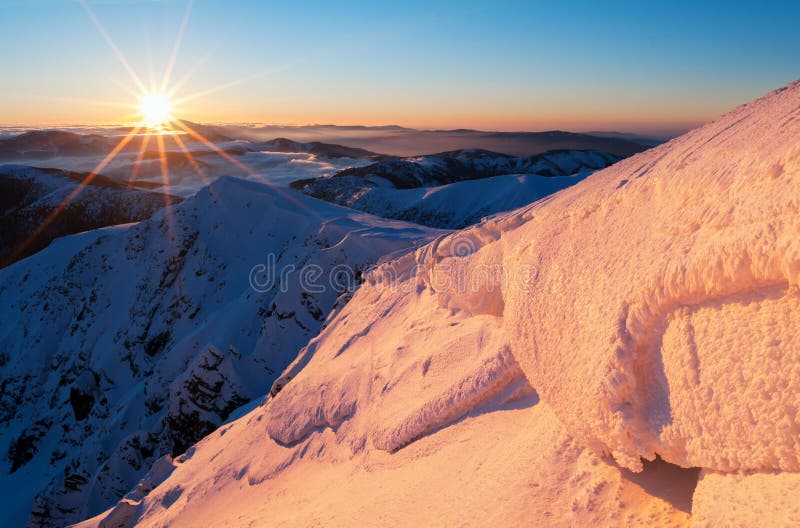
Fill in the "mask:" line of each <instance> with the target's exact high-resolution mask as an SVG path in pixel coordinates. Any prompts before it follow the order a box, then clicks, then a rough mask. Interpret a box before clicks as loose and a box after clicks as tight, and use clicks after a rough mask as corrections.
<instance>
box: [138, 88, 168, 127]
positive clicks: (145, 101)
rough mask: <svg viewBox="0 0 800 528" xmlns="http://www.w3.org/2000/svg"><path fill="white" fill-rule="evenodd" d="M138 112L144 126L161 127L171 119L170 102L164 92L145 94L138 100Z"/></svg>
mask: <svg viewBox="0 0 800 528" xmlns="http://www.w3.org/2000/svg"><path fill="white" fill-rule="evenodd" d="M139 114H140V115H141V117H142V123H144V125H145V126H146V127H148V128H155V129H159V128H163V127H164V125H166V124H167V123H168V122H169V121H170V120H171V119H172V102H170V100H169V98H168V97H167V96H166V95H164V94H160V93H154V94H145V95H143V96H142V98H141V99H140V100H139Z"/></svg>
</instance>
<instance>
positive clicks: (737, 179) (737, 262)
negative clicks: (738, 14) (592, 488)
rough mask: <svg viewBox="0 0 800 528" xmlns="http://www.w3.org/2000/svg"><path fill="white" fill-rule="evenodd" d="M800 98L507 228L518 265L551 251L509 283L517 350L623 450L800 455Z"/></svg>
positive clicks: (706, 131) (570, 414) (578, 416)
mask: <svg viewBox="0 0 800 528" xmlns="http://www.w3.org/2000/svg"><path fill="white" fill-rule="evenodd" d="M798 103H800V84H794V85H791V86H790V87H788V88H786V89H783V90H780V91H777V92H773V93H772V94H770V95H768V96H766V97H765V98H763V99H760V100H758V101H755V102H754V103H751V104H749V105H747V106H744V107H740V108H738V109H737V110H735V111H733V112H731V113H730V114H727V115H726V116H724V117H722V118H720V119H719V120H718V121H716V122H714V123H712V124H710V125H707V126H706V127H703V128H701V129H698V130H696V131H694V132H692V133H689V134H687V135H686V136H683V137H682V138H679V139H677V140H674V141H672V142H671V143H669V144H667V145H665V146H662V147H658V148H656V149H653V150H652V151H649V152H647V153H645V154H642V155H640V156H637V157H635V158H633V159H630V160H626V161H623V162H621V163H620V164H618V165H616V166H614V167H612V168H610V169H608V170H606V171H603V172H602V173H600V174H598V175H597V176H595V177H592V178H589V179H588V180H587V181H585V182H584V183H583V184H581V185H578V186H576V188H575V189H574V191H573V192H565V193H562V194H560V195H556V196H555V197H554V198H553V199H552V200H551V201H549V202H547V203H546V204H542V205H541V206H534V207H531V208H530V209H529V210H527V211H523V212H520V213H519V215H521V216H522V217H523V218H524V219H526V222H525V223H524V224H523V226H522V227H520V228H519V229H516V230H514V231H511V232H508V233H505V235H504V239H505V244H506V246H507V247H508V248H510V250H509V251H507V252H506V253H505V255H504V262H505V264H506V266H507V268H508V270H509V271H513V269H514V268H515V266H518V265H519V264H520V263H533V264H535V265H536V267H537V269H538V271H537V273H536V275H535V276H534V277H532V279H533V280H532V281H531V284H530V287H529V288H527V289H526V290H525V291H523V290H522V289H519V288H509V289H508V290H507V291H506V292H505V295H504V298H505V304H506V310H505V312H504V320H505V324H506V325H507V327H508V328H509V329H510V330H511V331H509V336H510V339H511V342H512V349H513V351H514V354H515V356H516V357H517V360H518V361H519V362H520V364H521V365H522V368H523V370H524V371H525V374H526V376H527V377H528V379H529V380H530V381H531V383H532V384H533V385H534V386H535V387H536V389H537V391H539V393H540V394H541V396H542V399H543V400H544V401H547V402H549V403H550V404H551V405H552V406H553V408H554V410H555V411H556V414H558V415H559V417H560V418H561V419H562V421H563V422H564V423H565V425H566V426H567V427H568V429H570V430H571V431H572V432H573V433H574V434H576V435H578V436H579V437H581V438H583V439H584V440H585V441H587V442H589V443H591V444H592V445H595V446H596V447H597V448H598V449H601V450H608V451H610V452H612V453H613V454H614V456H615V458H616V459H617V460H618V461H619V462H620V463H623V464H625V465H628V466H630V467H631V468H637V467H639V466H640V463H639V459H640V457H645V458H652V457H653V456H654V455H655V454H656V453H657V454H660V455H661V456H662V457H663V458H664V459H665V460H668V461H670V462H674V463H677V464H680V465H684V466H702V467H707V468H712V469H718V470H724V471H735V470H741V469H784V470H794V471H796V470H800V458H799V457H800V452H798V451H797V448H796V439H797V430H798V428H800V422H799V421H798V420H800V417H798V416H797V414H796V413H795V412H794V411H791V409H793V408H795V406H796V402H797V394H798V389H800V363H798V360H799V359H800V358H798V356H797V354H798V351H800V348H798V346H797V345H798V338H797V337H796V332H795V330H794V328H796V326H795V325H796V321H795V320H796V316H795V315H793V313H797V312H796V308H795V307H796V304H797V301H798V299H797V297H796V293H795V289H796V286H797V284H798V277H800V275H799V273H800V245H799V242H798V239H797V233H799V232H800V217H799V216H798V214H797V213H798V203H799V202H798V198H800V195H799V194H798V190H797V189H798V187H797V181H798V178H800V147H798V145H799V144H800V141H798V140H800V119H798V117H800V105H799V104H798ZM745 321H749V323H750V324H748V325H744V322H745ZM565 351H569V353H565Z"/></svg>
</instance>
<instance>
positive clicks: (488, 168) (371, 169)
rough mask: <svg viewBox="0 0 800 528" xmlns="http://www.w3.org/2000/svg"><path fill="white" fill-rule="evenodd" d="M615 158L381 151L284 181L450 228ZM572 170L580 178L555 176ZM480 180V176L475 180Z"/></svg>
mask: <svg viewBox="0 0 800 528" xmlns="http://www.w3.org/2000/svg"><path fill="white" fill-rule="evenodd" d="M620 159H621V158H620V157H618V156H614V155H613V154H607V153H604V152H595V151H584V150H560V151H550V152H545V153H543V154H539V155H537V156H529V157H525V158H516V157H513V156H508V155H505V154H498V153H496V152H489V151H486V150H475V149H468V150H458V151H453V152H444V153H441V154H436V155H431V156H416V157H412V158H385V159H383V160H380V161H377V162H375V163H373V164H371V165H366V166H363V167H352V168H348V169H345V170H342V171H339V172H337V173H336V174H334V175H333V176H330V177H320V178H310V179H304V180H298V181H295V182H292V184H291V186H292V187H294V188H295V189H298V190H301V191H302V192H304V193H306V194H308V195H310V196H314V197H316V198H320V199H322V200H326V201H329V202H333V203H337V204H339V205H345V206H347V207H351V208H353V209H358V210H360V211H365V212H368V213H371V214H375V215H378V216H383V217H384V218H395V219H401V220H410V221H412V222H417V223H420V224H423V225H429V226H432V227H440V228H449V229H457V228H462V227H466V226H467V225H469V224H472V223H475V222H478V221H480V219H481V218H482V217H484V216H487V215H491V214H495V213H498V212H501V211H508V210H511V209H514V208H516V207H520V206H522V205H526V204H529V203H531V202H534V201H536V200H538V199H540V198H543V197H545V196H547V195H548V194H551V193H553V192H556V191H558V190H561V189H563V188H565V187H568V186H569V185H572V184H574V183H575V182H576V181H579V179H580V177H583V176H586V175H587V174H590V173H591V172H593V171H595V170H599V169H603V168H605V167H608V166H609V165H611V164H613V163H616V162H617V161H619V160H620ZM531 175H536V176H531ZM573 175H580V177H570V178H562V177H565V176H573ZM497 176H513V178H512V177H508V178H498V177H497ZM556 177H558V178H556ZM483 179H487V181H477V180H483Z"/></svg>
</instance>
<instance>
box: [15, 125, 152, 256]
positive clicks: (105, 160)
mask: <svg viewBox="0 0 800 528" xmlns="http://www.w3.org/2000/svg"><path fill="white" fill-rule="evenodd" d="M141 129H142V127H141V126H138V127H136V128H135V129H134V130H132V131H131V132H129V133H128V134H126V135H125V136H123V137H122V139H121V140H120V141H119V143H117V146H115V147H114V148H113V149H112V150H111V152H109V153H108V154H107V155H106V157H105V158H103V160H102V161H101V162H100V163H98V164H97V166H96V167H95V168H94V169H92V171H91V172H90V173H89V174H87V175H86V177H85V178H84V179H83V180H82V181H81V182H80V183H79V184H78V186H77V187H75V189H73V191H72V192H71V193H69V195H67V197H66V198H64V200H63V201H62V202H61V203H60V204H59V205H58V206H57V207H56V208H55V209H53V211H52V212H51V213H50V214H49V215H47V218H45V219H44V220H43V221H42V223H41V224H39V226H38V227H37V228H36V229H35V230H34V231H33V233H31V234H30V236H28V238H26V239H25V240H24V241H22V243H21V244H20V245H19V246H18V247H17V248H16V249H15V250H14V251H13V252H12V253H11V255H10V256H9V257H8V258H7V259H6V263H11V262H14V261H15V260H16V259H17V257H19V256H20V255H21V254H22V253H23V252H24V251H25V250H26V249H28V247H29V246H30V245H31V244H32V243H33V242H34V241H35V240H36V238H37V237H38V236H39V235H40V234H41V233H42V231H44V230H45V229H46V228H47V227H48V226H49V225H50V224H51V223H52V222H53V220H55V219H56V217H58V215H60V214H61V212H62V211H63V210H64V209H65V208H66V207H67V206H68V205H69V204H70V203H72V200H74V199H75V198H76V197H77V196H78V195H79V194H80V193H81V191H83V189H84V188H86V186H87V185H89V184H90V183H91V182H92V180H93V179H94V178H95V177H96V176H97V175H98V174H99V173H100V171H101V170H103V169H104V168H105V167H106V166H107V165H108V164H109V163H111V160H113V159H114V158H115V157H116V155H117V154H119V152H120V151H121V150H122V149H123V148H125V146H126V145H127V144H128V143H130V141H131V140H132V139H133V138H134V136H135V135H136V134H138V133H139V130H141Z"/></svg>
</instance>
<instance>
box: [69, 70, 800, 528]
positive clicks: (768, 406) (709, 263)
mask: <svg viewBox="0 0 800 528" xmlns="http://www.w3.org/2000/svg"><path fill="white" fill-rule="evenodd" d="M798 179H800V82H797V83H794V84H792V85H789V86H787V87H785V88H783V89H781V90H777V91H775V92H772V93H770V94H769V95H767V96H765V97H764V98H762V99H759V100H757V101H755V102H753V103H751V104H749V105H746V106H743V107H740V108H737V109H736V110H734V111H733V112H731V113H729V114H727V115H725V116H723V117H722V118H720V119H719V120H717V121H716V122H714V123H712V124H710V125H708V126H705V127H703V128H701V129H698V130H696V131H694V132H691V133H689V134H687V135H685V136H683V137H681V138H679V139H677V140H675V141H673V142H671V143H669V144H667V145H664V146H661V147H658V148H656V149H653V150H651V151H648V152H646V153H643V154H641V155H638V156H636V157H634V158H631V159H629V160H626V161H623V162H621V163H619V164H617V165H615V166H613V167H612V168H610V169H607V170H604V171H601V172H599V173H596V174H595V175H593V176H591V177H589V178H587V179H586V180H584V181H583V182H581V183H579V184H577V185H576V186H574V187H572V188H570V189H567V190H565V191H562V192H560V193H557V194H556V195H554V196H552V197H550V198H548V199H546V200H543V201H542V202H539V203H537V204H534V205H532V206H530V207H526V208H524V209H521V210H518V211H515V212H513V213H510V214H507V215H503V216H499V217H496V218H494V219H492V220H490V221H486V222H484V223H482V224H480V225H478V226H475V227H473V228H470V229H467V230H464V231H462V232H458V233H455V234H451V235H445V236H441V237H439V238H437V239H436V240H435V241H433V242H432V243H431V244H429V245H428V246H425V247H423V248H420V249H419V250H417V251H416V252H415V253H413V254H407V255H405V256H403V257H401V258H399V259H397V260H394V261H392V262H386V263H384V264H383V265H381V266H380V267H379V268H378V269H376V270H375V271H373V272H371V273H370V274H368V275H367V283H366V284H365V285H364V286H362V287H361V288H360V289H359V291H358V292H357V293H356V294H355V296H354V297H353V299H352V300H351V301H350V302H349V303H348V304H347V305H346V306H345V307H344V308H343V309H342V310H341V312H339V313H338V314H337V316H336V317H335V318H333V320H332V321H331V322H330V324H328V326H327V327H326V328H325V329H324V330H323V331H322V333H321V334H320V335H319V336H318V337H317V338H315V339H314V340H312V341H311V342H310V344H309V345H308V346H307V347H306V348H305V349H304V350H303V351H302V352H301V353H300V354H299V356H298V357H297V359H295V361H294V362H293V363H292V365H290V366H289V367H288V368H287V369H286V371H285V372H284V374H283V375H282V376H281V377H280V378H279V379H278V380H277V381H276V382H275V384H274V385H273V389H272V391H271V394H272V397H271V398H270V399H269V400H267V401H265V403H264V405H263V406H261V407H259V408H257V409H255V410H253V411H252V412H251V413H250V414H248V415H246V416H244V417H243V418H241V419H239V420H237V421H236V422H234V423H232V424H230V425H228V426H225V427H223V428H221V429H220V430H219V431H217V432H215V433H214V434H212V435H209V436H208V437H207V438H205V439H204V440H203V441H202V442H200V443H199V444H198V445H197V446H195V447H193V448H191V449H190V450H189V452H188V453H187V454H186V455H185V456H184V457H181V458H179V459H177V460H176V465H175V468H174V470H173V472H172V473H171V475H170V476H169V477H168V478H166V479H165V480H164V482H163V483H161V484H160V485H159V486H158V487H156V488H155V489H154V490H153V491H152V492H151V493H150V494H149V495H147V496H146V497H144V498H142V499H138V498H137V499H136V500H135V501H131V502H130V503H129V504H128V505H127V506H124V505H122V504H120V505H119V506H118V508H127V510H126V511H125V512H123V513H124V514H125V515H124V518H125V522H126V523H129V524H132V523H138V524H139V525H142V526H163V525H167V524H168V525H170V526H191V525H192V524H193V523H197V522H200V521H201V520H202V522H204V523H207V524H208V523H210V524H215V525H222V524H225V523H228V524H246V523H248V522H250V523H254V524H259V523H267V522H268V523H274V524H281V523H290V524H295V525H310V524H322V525H352V524H356V525H358V524H369V525H375V524H393V523H403V524H415V523H424V524H448V525H460V524H478V525H487V526H496V525H498V524H500V525H516V524H530V523H531V522H534V523H536V524H542V525H552V526H563V525H577V526H588V525H597V524H600V525H636V526H639V525H645V524H648V525H658V526H665V525H685V524H686V523H687V522H688V520H689V512H690V508H692V506H691V493H692V491H693V487H694V483H695V482H696V478H697V469H693V470H692V469H684V470H682V469H679V468H678V466H683V467H690V466H699V467H703V468H705V469H703V476H702V478H701V479H700V484H699V486H698V489H697V497H696V500H695V505H694V508H696V511H697V514H698V515H697V517H698V518H697V520H698V523H700V524H701V525H702V523H706V524H708V525H712V526H719V525H727V524H729V522H728V521H730V520H731V519H730V517H726V515H729V514H728V513H726V512H720V511H719V506H720V505H731V504H733V503H738V504H740V505H742V507H747V508H748V510H749V511H748V512H747V513H748V514H758V512H759V510H758V509H757V508H755V506H754V507H753V508H752V509H750V508H749V505H751V504H753V501H754V500H755V498H754V497H763V498H770V500H773V501H774V502H772V503H771V504H770V510H769V511H766V510H765V509H762V510H760V511H761V512H763V513H761V514H760V515H761V517H760V519H759V521H761V522H758V521H756V524H771V521H773V520H774V521H775V523H774V524H772V525H781V524H783V525H792V524H795V523H796V505H795V502H796V501H793V500H792V497H793V496H794V495H795V494H796V486H797V484H796V481H797V479H796V473H793V472H794V471H796V470H797V469H798V455H800V449H798V430H800V424H798V415H797V412H798V411H797V409H798V404H797V398H798V396H797V395H798V394H799V393H800V391H799V389H800V387H798V384H799V383H800V358H798V356H797V354H798V353H799V352H800V346H798V345H800V343H798V337H797V332H796V329H797V327H798V322H800V321H798V315H797V314H798V313H800V311H798V302H800V299H799V297H798V293H797V285H798V279H799V278H800V251H799V249H798V240H797V233H798V232H800V230H798V228H799V227H800V225H798V224H800V216H798V214H797V213H798V204H799V203H800V190H798V189H800V186H798ZM498 266H499V267H498ZM486 270H499V272H496V273H487V272H486ZM475 277H480V279H479V280H475ZM539 399H541V401H539ZM605 453H611V454H613V457H614V459H616V461H617V462H619V464H621V465H622V466H627V467H628V468H630V469H625V468H621V467H620V466H617V465H615V464H613V463H612V461H611V459H610V458H604V459H602V458H599V456H602V455H603V454H605ZM656 455H659V457H656ZM650 460H652V461H650ZM630 470H633V471H636V472H639V473H633V472H631V471H630ZM745 470H748V471H749V472H750V473H749V474H748V475H747V476H736V475H734V474H733V473H736V472H740V471H745ZM751 490H752V491H753V494H752V495H750V492H751ZM681 492H682V493H683V495H681ZM687 494H688V495H687ZM737 510H738V509H737ZM115 512H117V510H112V511H111V512H110V513H111V514H112V515H113V514H115ZM117 513H119V512H117ZM733 515H735V513H734V514H733ZM103 518H104V516H100V517H98V518H95V519H93V520H91V521H88V522H87V523H86V524H85V526H94V525H97V524H98V523H99V522H101V520H102V519H103ZM737 522H738V521H737ZM745 524H747V522H746V520H745Z"/></svg>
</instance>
